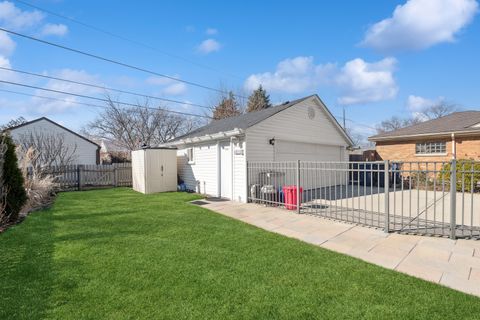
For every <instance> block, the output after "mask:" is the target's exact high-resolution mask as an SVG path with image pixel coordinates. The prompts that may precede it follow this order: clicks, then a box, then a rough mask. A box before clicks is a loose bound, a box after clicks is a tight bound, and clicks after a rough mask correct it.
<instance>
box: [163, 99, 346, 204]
mask: <svg viewBox="0 0 480 320" xmlns="http://www.w3.org/2000/svg"><path fill="white" fill-rule="evenodd" d="M166 146H175V147H177V148H178V151H177V167H178V174H179V177H180V179H181V180H183V182H184V183H185V185H186V187H187V188H188V189H190V190H194V191H196V192H200V193H204V194H207V195H211V196H217V197H222V198H227V199H232V200H236V201H241V202H245V201H246V199H247V194H248V192H247V161H249V162H259V161H260V162H273V161H275V162H277V161H282V162H284V161H296V160H303V161H347V160H348V154H347V148H350V147H352V146H353V142H352V141H351V139H350V138H349V137H348V135H347V134H346V133H345V131H344V130H343V128H342V127H341V126H340V125H339V124H338V122H337V121H336V119H335V118H334V117H333V116H332V114H331V113H330V111H329V110H328V109H327V107H326V106H325V104H324V103H323V102H322V101H321V100H320V98H319V97H318V96H317V95H312V96H308V97H305V98H302V99H298V100H295V101H291V102H286V103H284V104H281V105H278V106H274V107H270V108H268V109H264V110H260V111H257V112H251V113H246V114H243V115H240V116H236V117H231V118H227V119H223V120H217V121H212V122H211V123H210V124H208V125H206V126H204V127H201V128H199V129H197V130H195V131H193V132H191V133H189V134H188V135H185V136H182V137H179V138H177V139H175V140H173V141H171V142H169V143H168V144H166Z"/></svg>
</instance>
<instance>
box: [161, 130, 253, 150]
mask: <svg viewBox="0 0 480 320" xmlns="http://www.w3.org/2000/svg"><path fill="white" fill-rule="evenodd" d="M244 133H245V130H242V129H238V128H235V129H233V130H230V131H225V132H223V131H222V132H217V133H214V134H208V135H204V136H200V137H191V138H185V139H180V140H177V141H173V142H167V143H164V144H163V145H162V146H164V147H165V146H179V145H184V144H192V143H199V142H207V141H214V140H222V139H227V138H230V137H234V136H238V135H242V134H244Z"/></svg>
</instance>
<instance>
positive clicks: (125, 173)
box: [43, 163, 132, 191]
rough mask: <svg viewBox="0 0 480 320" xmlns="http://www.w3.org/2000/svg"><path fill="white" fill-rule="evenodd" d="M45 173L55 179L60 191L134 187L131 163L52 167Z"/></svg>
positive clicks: (45, 169) (56, 186)
mask: <svg viewBox="0 0 480 320" xmlns="http://www.w3.org/2000/svg"><path fill="white" fill-rule="evenodd" d="M43 172H44V173H46V174H50V175H52V176H53V177H54V181H55V189H56V190H58V191H71V190H87V189H96V188H109V187H110V188H112V187H130V186H132V165H131V164H130V163H117V164H109V165H66V166H52V167H47V168H44V170H43Z"/></svg>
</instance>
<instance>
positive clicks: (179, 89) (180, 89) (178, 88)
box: [162, 82, 187, 96]
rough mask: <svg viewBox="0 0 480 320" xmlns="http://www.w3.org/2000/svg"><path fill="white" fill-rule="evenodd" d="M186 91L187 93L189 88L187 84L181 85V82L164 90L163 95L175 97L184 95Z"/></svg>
mask: <svg viewBox="0 0 480 320" xmlns="http://www.w3.org/2000/svg"><path fill="white" fill-rule="evenodd" d="M186 91H187V86H186V85H185V83H181V82H177V83H173V84H171V85H169V86H167V87H165V89H163V90H162V92H163V93H165V94H169V95H173V96H178V95H181V94H184V93H185V92H186Z"/></svg>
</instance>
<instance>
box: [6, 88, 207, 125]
mask: <svg viewBox="0 0 480 320" xmlns="http://www.w3.org/2000/svg"><path fill="white" fill-rule="evenodd" d="M0 83H6V84H11V85H14V86H20V87H25V88H30V89H38V90H43V91H48V92H54V93H61V94H66V95H70V96H74V97H79V98H85V99H92V100H97V101H102V102H113V103H117V104H122V105H126V106H131V107H141V108H145V109H151V110H160V111H165V112H171V113H175V114H180V115H185V116H193V117H202V118H211V117H209V116H205V115H200V114H194V113H188V112H181V111H174V110H169V109H164V108H153V107H146V106H139V105H137V104H133V103H129V102H123V101H116V100H109V99H103V98H98V97H92V96H88V95H84V94H78V93H73V92H66V91H61V90H54V89H48V88H42V87H37V86H32V85H29V84H23V83H18V82H12V81H6V80H0Z"/></svg>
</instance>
